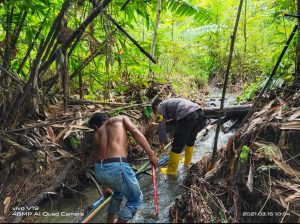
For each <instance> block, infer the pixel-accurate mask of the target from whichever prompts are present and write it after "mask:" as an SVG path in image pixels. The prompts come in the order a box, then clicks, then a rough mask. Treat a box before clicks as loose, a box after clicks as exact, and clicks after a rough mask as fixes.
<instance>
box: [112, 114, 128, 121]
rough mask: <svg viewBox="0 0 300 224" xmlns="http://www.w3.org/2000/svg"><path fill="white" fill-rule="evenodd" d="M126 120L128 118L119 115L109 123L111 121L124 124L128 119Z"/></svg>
mask: <svg viewBox="0 0 300 224" xmlns="http://www.w3.org/2000/svg"><path fill="white" fill-rule="evenodd" d="M126 118H127V117H126V116H124V115H118V116H115V117H111V118H109V121H110V122H123V121H124V119H126Z"/></svg>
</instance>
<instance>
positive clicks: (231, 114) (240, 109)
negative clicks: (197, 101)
mask: <svg viewBox="0 0 300 224" xmlns="http://www.w3.org/2000/svg"><path fill="white" fill-rule="evenodd" d="M251 109H252V104H245V105H238V106H230V107H227V108H224V111H223V116H225V117H226V119H241V118H243V117H245V116H246V115H247V113H248V112H249V111H250V110H251ZM203 112H204V114H205V116H206V117H207V118H211V119H217V118H218V117H219V113H220V108H219V107H213V108H211V107H204V108H203Z"/></svg>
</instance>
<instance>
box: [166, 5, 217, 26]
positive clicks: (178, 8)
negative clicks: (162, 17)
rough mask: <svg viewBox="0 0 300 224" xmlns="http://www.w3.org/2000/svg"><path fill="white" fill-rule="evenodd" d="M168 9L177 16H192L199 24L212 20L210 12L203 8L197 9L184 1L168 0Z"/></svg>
mask: <svg viewBox="0 0 300 224" xmlns="http://www.w3.org/2000/svg"><path fill="white" fill-rule="evenodd" d="M167 7H168V8H169V9H170V10H171V11H172V12H174V13H176V14H177V15H180V16H191V17H193V18H194V20H196V21H197V22H205V21H208V20H209V19H210V18H211V12H210V11H208V10H206V9H204V8H201V7H196V6H194V5H192V4H189V3H187V2H185V1H182V0H168V1H167Z"/></svg>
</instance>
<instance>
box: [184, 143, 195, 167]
mask: <svg viewBox="0 0 300 224" xmlns="http://www.w3.org/2000/svg"><path fill="white" fill-rule="evenodd" d="M193 149H194V146H192V147H190V146H185V149H184V165H185V166H189V165H190V164H191V161H192V157H193Z"/></svg>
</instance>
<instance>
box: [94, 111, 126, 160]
mask: <svg viewBox="0 0 300 224" xmlns="http://www.w3.org/2000/svg"><path fill="white" fill-rule="evenodd" d="M93 145H94V150H95V151H94V154H95V157H96V158H97V159H99V160H103V159H108V158H114V157H126V148H127V133H126V129H125V126H124V117H122V116H118V117H113V118H110V119H109V120H108V121H106V122H105V123H104V124H103V125H102V126H101V127H100V128H98V129H97V132H96V133H95V138H94V141H93Z"/></svg>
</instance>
